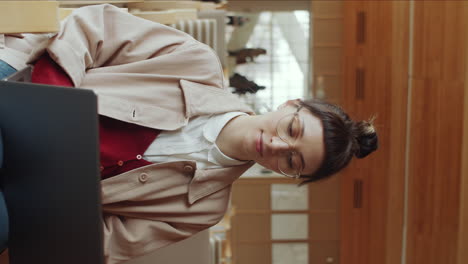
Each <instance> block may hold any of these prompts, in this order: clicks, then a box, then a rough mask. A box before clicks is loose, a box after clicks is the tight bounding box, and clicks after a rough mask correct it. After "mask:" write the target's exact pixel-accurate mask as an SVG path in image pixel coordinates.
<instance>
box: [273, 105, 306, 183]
mask: <svg viewBox="0 0 468 264" xmlns="http://www.w3.org/2000/svg"><path fill="white" fill-rule="evenodd" d="M301 108H302V106H299V107H298V108H297V110H296V112H294V113H292V114H289V115H286V116H284V117H282V118H281V119H280V120H279V121H278V124H277V125H276V133H277V134H278V136H279V138H281V140H283V141H284V142H285V143H287V144H288V146H289V150H288V151H287V152H285V153H282V154H281V156H280V157H279V158H278V169H279V170H280V171H281V173H282V174H283V175H284V176H286V177H291V178H296V179H297V178H299V177H300V176H301V172H302V170H303V168H304V163H303V160H302V157H301V154H300V153H299V152H297V151H295V150H294V147H295V146H296V142H297V140H298V138H299V136H300V135H301V134H302V129H303V122H301V118H300V117H299V111H300V110H301Z"/></svg>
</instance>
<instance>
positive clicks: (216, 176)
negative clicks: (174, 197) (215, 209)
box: [188, 161, 254, 204]
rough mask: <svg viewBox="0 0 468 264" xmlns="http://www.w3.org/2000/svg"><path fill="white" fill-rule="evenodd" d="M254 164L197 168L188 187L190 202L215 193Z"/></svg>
mask: <svg viewBox="0 0 468 264" xmlns="http://www.w3.org/2000/svg"><path fill="white" fill-rule="evenodd" d="M253 164H254V162H253V161H251V162H248V163H247V164H244V165H240V166H234V167H227V168H220V169H209V170H196V171H195V175H194V176H193V179H192V181H191V182H190V184H189V189H188V201H189V203H190V204H193V203H195V202H196V201H198V200H199V199H201V198H203V197H205V196H208V195H210V194H212V193H215V192H217V191H219V190H221V189H223V188H225V187H226V186H228V185H230V184H232V183H233V182H234V181H235V180H237V179H238V178H239V177H240V176H241V175H242V174H243V173H244V172H245V171H246V170H248V169H249V168H250V167H251V166H252V165H253Z"/></svg>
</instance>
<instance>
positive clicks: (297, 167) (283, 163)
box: [278, 152, 302, 177]
mask: <svg viewBox="0 0 468 264" xmlns="http://www.w3.org/2000/svg"><path fill="white" fill-rule="evenodd" d="M278 168H279V170H280V171H281V172H282V173H283V174H284V175H286V176H289V177H297V176H299V174H300V172H301V168H302V165H301V159H300V157H299V155H297V154H296V153H295V152H287V153H285V155H282V156H281V157H279V158H278Z"/></svg>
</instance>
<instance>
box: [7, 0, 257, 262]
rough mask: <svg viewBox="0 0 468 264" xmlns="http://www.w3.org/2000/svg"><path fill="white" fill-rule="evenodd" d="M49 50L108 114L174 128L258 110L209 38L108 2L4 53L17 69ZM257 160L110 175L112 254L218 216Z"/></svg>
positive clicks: (108, 249)
mask: <svg viewBox="0 0 468 264" xmlns="http://www.w3.org/2000/svg"><path fill="white" fill-rule="evenodd" d="M31 48H32V49H33V50H32V51H31V52H29V49H31ZM45 50H47V52H48V53H49V54H50V55H51V57H52V58H53V59H54V60H55V61H56V62H57V63H58V64H59V65H60V66H61V67H63V69H64V70H65V71H66V72H67V73H68V74H69V75H70V77H71V79H72V81H73V83H74V84H75V86H76V87H80V88H85V89H91V90H93V91H94V92H95V93H96V94H97V95H98V109H99V110H98V111H99V114H102V115H106V116H109V117H112V118H116V119H119V120H122V121H125V122H130V123H134V124H138V125H142V126H147V127H151V128H156V129H161V130H175V129H178V128H180V127H182V126H184V125H186V124H187V122H188V120H189V118H190V117H193V116H198V115H206V114H214V113H224V112H229V111H243V112H248V113H252V112H251V110H250V109H249V108H248V107H247V106H245V105H243V104H241V103H240V102H239V101H238V99H237V98H236V97H235V96H233V95H232V94H231V93H230V92H229V91H228V90H227V89H226V87H225V85H224V79H223V72H222V67H221V65H220V63H219V60H218V58H217V56H216V55H215V53H214V52H213V51H212V50H211V49H210V48H209V47H208V46H206V45H204V44H202V43H199V42H198V41H196V40H194V39H193V38H192V37H191V36H189V35H187V34H185V33H183V32H180V31H177V30H175V29H173V28H170V27H167V26H164V25H161V24H157V23H154V22H150V21H147V20H143V19H140V18H137V17H135V16H132V15H130V14H127V13H124V12H122V11H120V10H119V9H118V8H115V7H114V6H111V5H98V6H90V7H84V8H80V9H78V10H76V11H75V12H74V13H73V14H72V15H71V16H70V17H68V18H67V20H66V21H64V22H63V23H62V26H61V30H60V32H59V33H58V35H56V36H52V35H40V36H38V35H25V36H24V37H23V38H18V37H6V47H3V49H0V59H3V60H5V61H6V62H9V63H10V62H11V64H12V65H14V66H16V67H19V66H22V65H24V63H25V61H24V60H25V59H26V58H27V60H28V62H34V60H36V59H37V58H38V57H39V56H40V55H41V54H43V52H44V51H45ZM28 53H29V55H27V56H26V55H25V54H28ZM22 60H23V61H22ZM251 165H252V163H248V164H247V165H242V166H235V167H228V168H221V169H206V170H202V169H197V168H196V164H195V162H192V161H181V162H168V163H159V164H152V165H149V166H145V167H142V168H138V169H135V170H132V171H129V172H126V173H123V174H120V175H117V176H115V177H113V178H109V179H105V180H103V181H102V182H101V184H102V205H103V224H104V254H105V258H106V262H107V263H109V264H110V263H119V262H122V261H125V260H128V259H131V258H133V257H136V256H140V255H145V254H147V253H150V252H152V251H154V250H156V249H158V248H161V247H164V246H166V245H168V244H171V243H174V242H177V241H180V240H182V239H184V238H187V237H189V236H191V235H193V234H195V233H197V232H199V231H201V230H203V229H206V228H208V227H210V226H212V225H214V224H216V223H217V222H218V221H219V220H220V219H221V218H222V217H223V215H224V213H225V211H226V209H227V206H228V202H229V196H230V190H231V184H232V183H233V181H234V180H236V179H237V178H238V177H239V176H240V175H241V174H242V173H243V172H245V171H246V170H247V169H248V168H249V167H250V166H251Z"/></svg>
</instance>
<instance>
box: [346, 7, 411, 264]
mask: <svg viewBox="0 0 468 264" xmlns="http://www.w3.org/2000/svg"><path fill="white" fill-rule="evenodd" d="M408 10H409V5H408V3H406V2H400V1H379V2H371V1H352V2H345V8H344V13H345V15H344V24H345V25H346V28H345V29H344V57H343V65H344V79H343V85H344V100H343V101H344V107H345V109H346V110H347V111H348V112H349V114H350V115H351V116H352V117H353V118H354V119H356V120H361V119H367V118H369V116H370V115H372V114H377V115H378V117H377V120H376V122H375V125H376V128H377V131H378V135H379V145H380V149H379V150H378V151H377V152H376V153H374V154H372V155H371V156H369V157H366V158H365V159H363V160H357V161H354V162H353V163H352V164H351V166H350V167H349V169H347V170H345V171H344V172H343V174H342V175H341V176H342V192H341V194H342V198H341V201H342V203H341V205H342V209H341V213H342V217H341V240H342V241H341V263H342V264H354V263H356V264H358V263H359V264H363V263H364V264H371V263H372V264H373V263H388V264H394V263H398V262H396V261H399V259H401V241H402V231H403V206H404V205H403V193H404V171H405V166H404V165H405V146H406V140H405V136H404V135H405V132H406V109H407V108H406V102H407V100H406V98H407V93H408V88H407V81H408V74H407V73H408V71H407V69H408V52H407V50H408V34H409V30H408V19H407V17H405V14H406V15H407V14H408ZM360 14H363V15H360ZM359 16H362V17H363V18H364V19H363V20H364V23H363V24H364V27H363V32H362V33H358V22H357V21H358V17H359ZM362 17H361V18H362ZM359 34H362V36H363V40H364V41H362V42H358V39H359V38H358V36H359ZM357 69H362V70H363V71H364V76H363V79H364V89H363V91H361V92H359V90H358V89H357V86H358V84H357V82H356V81H357V76H356V71H357ZM356 180H361V181H362V184H363V186H362V190H363V194H362V207H361V208H354V205H353V203H352V201H353V197H354V182H355V181H356Z"/></svg>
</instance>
